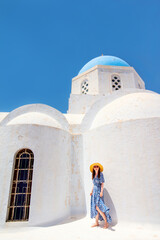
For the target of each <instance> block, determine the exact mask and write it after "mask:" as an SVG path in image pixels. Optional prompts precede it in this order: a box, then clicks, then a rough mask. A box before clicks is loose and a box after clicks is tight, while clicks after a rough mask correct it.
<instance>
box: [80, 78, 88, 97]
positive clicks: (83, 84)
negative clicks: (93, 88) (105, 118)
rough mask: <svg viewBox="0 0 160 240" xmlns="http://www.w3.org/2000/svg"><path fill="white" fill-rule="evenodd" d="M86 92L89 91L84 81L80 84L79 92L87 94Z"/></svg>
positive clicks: (86, 81) (86, 82)
mask: <svg viewBox="0 0 160 240" xmlns="http://www.w3.org/2000/svg"><path fill="white" fill-rule="evenodd" d="M88 90H89V87H88V80H84V81H83V82H82V84H81V92H82V93H83V94H87V93H88Z"/></svg>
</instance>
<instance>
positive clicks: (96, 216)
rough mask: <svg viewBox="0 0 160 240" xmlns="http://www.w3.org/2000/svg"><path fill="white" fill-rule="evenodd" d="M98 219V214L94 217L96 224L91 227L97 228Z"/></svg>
mask: <svg viewBox="0 0 160 240" xmlns="http://www.w3.org/2000/svg"><path fill="white" fill-rule="evenodd" d="M98 218H99V212H98V213H97V215H96V217H95V219H96V223H94V224H93V225H92V227H96V226H99V223H98Z"/></svg>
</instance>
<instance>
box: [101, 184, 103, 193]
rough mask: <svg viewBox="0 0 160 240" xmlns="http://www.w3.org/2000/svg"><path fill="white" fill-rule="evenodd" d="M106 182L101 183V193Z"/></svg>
mask: <svg viewBox="0 0 160 240" xmlns="http://www.w3.org/2000/svg"><path fill="white" fill-rule="evenodd" d="M103 187H104V183H101V193H103Z"/></svg>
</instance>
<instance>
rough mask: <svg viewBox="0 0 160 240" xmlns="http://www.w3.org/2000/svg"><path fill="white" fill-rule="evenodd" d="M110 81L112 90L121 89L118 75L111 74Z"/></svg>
mask: <svg viewBox="0 0 160 240" xmlns="http://www.w3.org/2000/svg"><path fill="white" fill-rule="evenodd" d="M111 81H112V90H113V91H116V90H119V89H121V80H120V77H119V75H115V74H114V75H112V77H111Z"/></svg>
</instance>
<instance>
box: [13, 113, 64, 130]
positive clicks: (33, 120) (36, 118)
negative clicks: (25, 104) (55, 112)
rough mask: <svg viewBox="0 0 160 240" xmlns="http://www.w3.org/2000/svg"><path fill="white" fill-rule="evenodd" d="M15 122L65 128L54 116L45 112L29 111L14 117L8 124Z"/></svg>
mask: <svg viewBox="0 0 160 240" xmlns="http://www.w3.org/2000/svg"><path fill="white" fill-rule="evenodd" d="M14 124H36V125H43V126H50V127H56V128H63V127H62V126H61V124H60V123H59V122H58V121H57V120H56V119H54V118H52V117H50V116H48V115H47V114H44V113H39V112H28V113H24V114H22V115H20V116H18V117H16V118H14V119H12V120H11V121H10V122H9V123H8V125H14Z"/></svg>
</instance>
